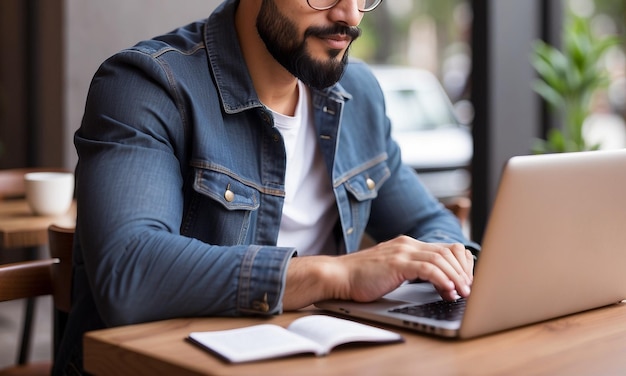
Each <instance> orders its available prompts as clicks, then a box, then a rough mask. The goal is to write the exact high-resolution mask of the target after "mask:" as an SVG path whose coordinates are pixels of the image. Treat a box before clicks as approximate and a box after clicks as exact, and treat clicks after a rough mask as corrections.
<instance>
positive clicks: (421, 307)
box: [390, 299, 466, 321]
mask: <svg viewBox="0 0 626 376" xmlns="http://www.w3.org/2000/svg"><path fill="white" fill-rule="evenodd" d="M465 302H466V301H465V299H458V300H455V301H447V300H439V301H436V302H432V303H426V304H418V305H414V306H408V307H402V308H394V309H391V310H390V312H396V313H403V314H405V315H411V316H417V317H428V318H431V319H435V320H445V321H456V320H459V319H461V317H463V313H464V312H465Z"/></svg>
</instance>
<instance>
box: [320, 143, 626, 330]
mask: <svg viewBox="0 0 626 376" xmlns="http://www.w3.org/2000/svg"><path fill="white" fill-rule="evenodd" d="M624 187H626V150H606V151H591V152H577V153H563V154H547V155H530V156H516V157H513V158H511V159H510V160H509V161H508V162H507V163H506V165H505V167H504V169H503V173H502V177H501V180H500V185H499V187H498V192H497V194H496V198H495V201H494V203H493V208H492V211H491V214H490V216H489V220H488V223H487V227H486V229H485V234H484V237H483V242H482V251H481V254H480V257H479V260H478V262H477V264H476V266H475V272H474V283H473V286H472V293H471V295H470V296H469V297H468V298H467V299H462V300H460V301H457V302H454V303H453V304H450V303H448V302H443V301H442V299H441V298H440V297H439V295H438V294H437V292H436V291H435V289H434V288H433V286H432V285H431V284H429V283H405V284H403V285H401V286H400V287H399V288H398V289H396V290H394V291H392V292H391V293H389V294H387V295H385V296H384V297H383V298H381V299H379V300H378V301H375V302H370V303H357V302H351V301H340V300H330V301H323V302H320V303H317V304H316V306H317V307H318V308H321V309H324V310H327V311H330V312H335V313H338V314H341V315H344V316H349V317H353V318H357V319H366V320H371V321H374V322H380V323H385V324H391V325H396V326H400V327H403V328H408V329H412V330H416V331H421V332H425V333H430V334H433V335H440V336H444V337H451V338H473V337H477V336H482V335H486V334H490V333H494V332H499V331H502V330H506V329H511V328H516V327H520V326H523V325H527V324H532V323H536V322H540V321H544V320H548V319H552V318H556V317H560V316H565V315H569V314H573V313H577V312H581V311H585V310H590V309H593V308H598V307H602V306H607V305H611V304H615V303H619V302H620V301H622V300H624V299H626V227H625V226H626V191H625V190H624ZM429 303H430V305H427V306H426V307H423V305H424V304H429ZM441 304H443V305H446V306H449V307H447V310H451V311H452V312H453V313H454V312H457V311H461V312H460V314H459V317H450V316H449V315H450V314H448V313H444V314H443V316H442V313H438V314H437V317H430V316H428V315H427V314H426V313H425V311H429V310H430V309H425V308H429V307H431V306H433V305H441ZM451 305H457V306H460V308H454V307H450V306H451ZM457 313H458V312H457Z"/></svg>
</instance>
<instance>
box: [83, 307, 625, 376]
mask: <svg viewBox="0 0 626 376" xmlns="http://www.w3.org/2000/svg"><path fill="white" fill-rule="evenodd" d="M311 313H321V312H319V311H314V310H313V311H312V310H307V311H304V312H297V313H288V314H284V315H281V316H277V317H273V318H271V319H269V320H265V319H259V318H236V319H233V318H194V319H174V320H167V321H159V322H153V323H146V324H139V325H131V326H126V327H119V328H112V329H105V330H100V331H94V332H90V333H87V334H86V335H85V340H84V345H85V348H84V362H85V363H84V365H85V368H86V370H87V371H88V372H90V373H92V374H94V375H226V374H227V375H340V376H348V375H413V374H420V375H459V374H464V375H514V374H523V375H537V374H542V375H609V374H610V375H618V374H619V375H626V303H620V304H616V305H612V306H609V307H605V308H601V309H597V310H593V311H588V312H584V313H581V314H577V315H571V316H567V317H564V318H560V319H556V320H551V321H547V322H544V323H539V324H535V325H531V326H526V327H523V328H519V329H514V330H510V331H506V332H502V333H498V334H493V335H490V336H485V337H481V338H477V339H473V340H465V341H456V340H444V339H438V338H432V337H428V336H425V335H420V334H414V333H410V332H408V331H405V330H403V329H395V328H393V327H389V326H385V328H387V329H391V330H395V331H397V332H400V333H402V334H403V335H404V336H405V340H406V341H405V342H404V343H396V344H387V345H374V346H357V347H349V346H348V347H343V348H339V349H335V350H333V352H332V353H331V354H330V355H328V356H326V357H319V358H318V357H315V356H313V355H301V356H295V357H291V358H284V359H275V360H269V361H261V362H255V363H247V364H237V365H231V364H228V363H225V362H223V361H221V360H219V358H217V357H215V356H213V355H212V354H210V353H208V352H205V351H204V350H201V349H199V348H197V347H196V346H194V345H192V344H191V343H188V342H187V341H185V337H186V336H187V335H188V333H190V332H192V331H204V330H219V329H227V328H235V327H242V326H247V325H254V324H260V323H265V322H270V323H275V324H279V325H282V326H287V325H288V324H289V323H290V322H291V321H293V320H294V319H295V318H297V317H299V316H302V315H305V314H311Z"/></svg>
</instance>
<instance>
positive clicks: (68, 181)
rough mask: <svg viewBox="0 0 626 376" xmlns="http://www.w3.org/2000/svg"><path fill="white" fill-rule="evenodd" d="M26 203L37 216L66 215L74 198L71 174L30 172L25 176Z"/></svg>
mask: <svg viewBox="0 0 626 376" xmlns="http://www.w3.org/2000/svg"><path fill="white" fill-rule="evenodd" d="M24 187H25V189H26V201H27V202H28V205H29V206H30V208H31V210H32V211H33V212H34V213H35V214H37V215H47V216H54V215H61V214H65V213H66V212H67V211H68V210H69V208H70V206H72V200H73V198H74V174H73V173H71V172H30V173H27V174H25V175H24Z"/></svg>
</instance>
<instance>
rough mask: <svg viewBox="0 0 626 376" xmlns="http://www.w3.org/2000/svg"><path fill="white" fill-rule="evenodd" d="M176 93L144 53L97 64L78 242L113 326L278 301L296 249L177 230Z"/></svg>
mask: <svg viewBox="0 0 626 376" xmlns="http://www.w3.org/2000/svg"><path fill="white" fill-rule="evenodd" d="M179 96H180V93H179V92H178V91H177V90H176V87H175V85H173V84H172V83H170V81H169V77H168V75H167V74H165V73H164V71H163V69H162V67H160V66H159V65H158V64H157V63H155V62H154V59H152V58H151V57H150V56H149V55H148V54H146V53H145V52H141V51H126V52H123V53H120V54H118V55H116V56H115V57H113V58H112V59H109V60H108V61H107V62H105V63H104V64H103V66H102V67H101V68H100V70H99V71H98V72H97V74H96V76H95V77H94V80H93V81H92V85H91V87H90V92H89V95H88V98H87V104H86V110H85V115H84V118H83V123H82V125H81V128H80V129H79V130H78V131H77V132H76V134H75V144H76V149H77V151H78V155H79V164H78V166H77V174H76V175H77V189H76V192H77V193H76V194H77V201H78V217H77V245H76V248H75V249H76V251H75V262H76V263H78V264H83V266H84V268H85V270H86V274H87V278H88V281H89V285H88V286H82V287H78V288H85V289H87V288H89V289H91V292H92V295H93V298H94V301H95V304H96V306H97V308H98V311H99V313H100V315H101V317H102V319H103V321H104V322H105V323H106V324H107V325H110V326H115V325H123V324H131V323H137V322H145V321H152V320H161V319H167V318H173V317H189V316H208V315H226V316H235V315H247V314H262V315H270V314H276V313H280V312H281V311H282V306H281V300H282V294H283V289H284V283H285V275H286V269H287V264H288V261H289V259H290V258H291V257H292V256H293V254H294V252H295V250H294V249H291V248H278V247H271V246H248V245H237V246H221V245H214V244H206V243H203V242H201V241H199V240H197V239H193V238H189V237H185V236H183V235H181V232H180V227H181V220H182V215H183V206H184V195H183V182H184V176H183V172H182V168H183V167H182V166H183V165H184V161H183V162H181V160H182V159H183V158H181V155H182V152H181V150H180V149H181V148H184V146H185V140H184V138H185V127H186V124H185V121H186V119H185V118H184V116H182V115H181V114H182V112H181V108H180V102H179V101H177V98H179Z"/></svg>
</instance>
